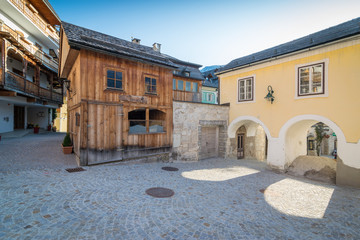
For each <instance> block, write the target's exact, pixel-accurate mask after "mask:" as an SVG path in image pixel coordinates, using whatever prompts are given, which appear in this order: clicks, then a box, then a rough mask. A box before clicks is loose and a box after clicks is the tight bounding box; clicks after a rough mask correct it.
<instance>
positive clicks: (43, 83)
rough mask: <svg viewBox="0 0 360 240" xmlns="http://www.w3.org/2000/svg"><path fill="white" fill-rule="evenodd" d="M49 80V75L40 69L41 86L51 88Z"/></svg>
mask: <svg viewBox="0 0 360 240" xmlns="http://www.w3.org/2000/svg"><path fill="white" fill-rule="evenodd" d="M49 85H50V84H49V82H48V80H47V75H46V74H45V73H43V72H41V71H40V87H42V88H49Z"/></svg>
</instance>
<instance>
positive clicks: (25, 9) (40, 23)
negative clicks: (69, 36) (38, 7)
mask: <svg viewBox="0 0 360 240" xmlns="http://www.w3.org/2000/svg"><path fill="white" fill-rule="evenodd" d="M10 2H12V3H13V4H14V5H15V6H16V7H17V8H18V9H19V10H20V11H21V12H22V13H23V14H24V15H25V16H27V17H28V18H29V19H30V20H31V21H32V22H33V23H34V24H35V25H36V26H37V27H38V28H40V29H41V31H42V32H43V33H44V34H45V35H46V36H48V37H50V38H51V39H53V40H54V41H55V42H57V43H59V39H60V38H59V35H58V34H57V33H56V31H55V32H54V31H53V30H52V29H51V28H50V27H48V24H47V23H46V22H45V20H43V19H42V18H41V17H40V16H39V15H38V14H37V13H36V12H34V11H33V10H32V9H31V7H29V5H28V3H26V2H25V1H24V0H10Z"/></svg>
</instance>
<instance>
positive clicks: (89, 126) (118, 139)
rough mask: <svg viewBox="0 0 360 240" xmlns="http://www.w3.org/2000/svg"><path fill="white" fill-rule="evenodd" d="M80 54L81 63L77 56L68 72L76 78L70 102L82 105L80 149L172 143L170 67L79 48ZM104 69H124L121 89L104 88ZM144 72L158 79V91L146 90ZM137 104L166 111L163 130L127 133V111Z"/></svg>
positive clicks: (108, 148) (139, 106)
mask: <svg viewBox="0 0 360 240" xmlns="http://www.w3.org/2000/svg"><path fill="white" fill-rule="evenodd" d="M79 58H80V63H79V62H78V60H76V62H75V65H74V67H73V69H72V70H71V72H70V75H69V78H70V77H72V78H73V79H75V81H74V83H73V84H72V87H73V88H74V91H73V92H72V93H70V96H71V100H70V101H69V105H72V106H74V105H76V104H78V105H80V106H81V110H80V115H81V127H80V129H81V130H82V135H81V136H82V138H81V143H80V145H81V149H90V150H97V151H105V150H116V149H118V148H126V147H128V146H130V147H142V148H144V147H163V146H171V145H172V71H171V69H166V68H161V67H158V66H152V65H148V64H144V63H139V62H134V61H130V60H125V59H120V58H116V57H112V56H108V55H103V54H100V53H95V52H91V51H87V50H81V51H80V54H79ZM80 66H81V67H80ZM107 69H113V70H118V71H122V72H123V91H119V90H110V89H107V88H106V72H107ZM145 75H147V76H153V77H155V78H156V79H157V95H149V94H145ZM121 95H126V96H128V95H132V96H144V97H145V98H146V99H147V103H139V102H129V101H123V100H122V101H120V100H119V97H120V96H121ZM138 108H149V109H158V110H160V111H163V112H165V113H166V120H165V121H166V124H165V130H166V132H165V133H151V134H150V133H149V134H137V135H136V134H130V135H129V134H128V131H129V121H128V112H129V111H132V110H135V109H138ZM71 124H72V125H73V124H74V123H73V122H72V123H71Z"/></svg>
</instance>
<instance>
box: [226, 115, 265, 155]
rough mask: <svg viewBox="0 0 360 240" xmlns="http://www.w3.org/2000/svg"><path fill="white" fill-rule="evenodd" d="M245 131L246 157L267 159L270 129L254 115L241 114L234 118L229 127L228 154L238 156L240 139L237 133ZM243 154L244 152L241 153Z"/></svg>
mask: <svg viewBox="0 0 360 240" xmlns="http://www.w3.org/2000/svg"><path fill="white" fill-rule="evenodd" d="M240 132H243V133H245V140H244V142H245V150H244V151H245V158H248V157H250V158H255V159H257V160H260V161H267V159H268V154H267V149H268V146H267V145H268V144H267V142H268V140H269V139H270V138H271V135H270V131H269V130H268V128H267V127H266V126H265V124H264V123H262V122H261V121H260V120H259V119H257V118H255V117H252V116H241V117H238V118H236V119H234V120H233V121H232V122H231V124H230V125H229V128H228V136H229V138H230V148H229V152H228V155H230V156H231V157H235V156H237V149H236V148H237V147H236V146H237V145H238V139H237V137H236V136H237V134H238V133H240ZM240 155H242V154H240Z"/></svg>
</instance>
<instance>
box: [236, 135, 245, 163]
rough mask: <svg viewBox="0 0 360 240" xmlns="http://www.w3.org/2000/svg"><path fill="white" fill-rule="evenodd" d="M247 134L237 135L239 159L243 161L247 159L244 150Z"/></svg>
mask: <svg viewBox="0 0 360 240" xmlns="http://www.w3.org/2000/svg"><path fill="white" fill-rule="evenodd" d="M244 140H245V134H243V133H240V134H238V135H237V143H238V144H237V159H243V158H244V157H245V154H244V152H245V150H244V146H245V144H244Z"/></svg>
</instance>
